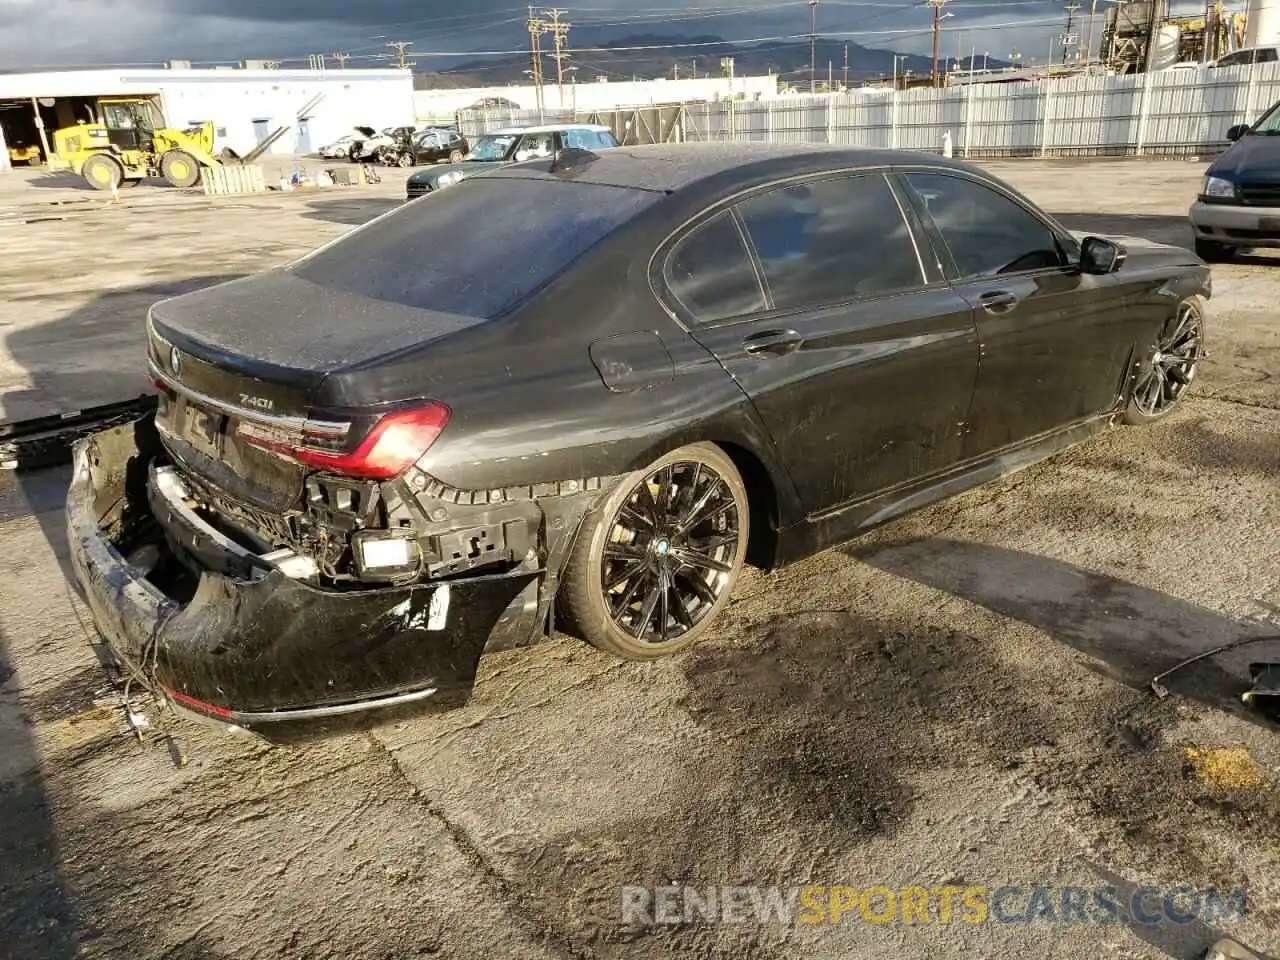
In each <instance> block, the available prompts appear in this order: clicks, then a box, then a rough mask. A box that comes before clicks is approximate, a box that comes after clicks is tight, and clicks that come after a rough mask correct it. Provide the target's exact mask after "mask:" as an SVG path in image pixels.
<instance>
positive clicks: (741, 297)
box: [663, 213, 765, 323]
mask: <svg viewBox="0 0 1280 960" xmlns="http://www.w3.org/2000/svg"><path fill="white" fill-rule="evenodd" d="M663 272H664V280H665V281H666V285H667V289H668V290H670V291H671V293H672V294H673V295H674V296H675V298H676V299H677V300H679V301H680V302H681V303H682V304H683V305H684V307H685V309H686V310H688V311H689V312H690V313H691V314H693V317H694V319H695V320H697V321H698V322H699V323H713V322H715V321H716V320H727V319H729V318H730V317H737V316H741V315H743V314H746V313H758V312H760V311H762V310H764V308H765V306H764V295H763V294H762V293H761V292H760V281H759V280H758V279H757V277H756V271H755V268H754V267H753V266H752V265H751V260H750V258H749V257H748V255H747V249H746V247H745V246H743V244H742V235H741V234H740V233H739V232H738V227H737V225H736V224H735V223H734V222H733V217H732V215H731V214H728V213H721V214H719V215H717V216H715V217H713V218H712V219H710V220H708V221H707V222H706V223H704V224H702V226H700V227H698V228H697V229H696V230H694V231H693V232H692V233H690V234H689V235H688V236H686V237H685V238H684V239H682V240H681V241H680V242H679V243H677V244H676V246H675V247H674V248H673V249H672V251H671V253H670V254H669V255H668V256H667V261H666V266H665V268H664V271H663Z"/></svg>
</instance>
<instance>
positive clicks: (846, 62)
mask: <svg viewBox="0 0 1280 960" xmlns="http://www.w3.org/2000/svg"><path fill="white" fill-rule="evenodd" d="M844 88H845V89H846V90H848V89H849V42H848V41H847V40H846V41H845V44H844Z"/></svg>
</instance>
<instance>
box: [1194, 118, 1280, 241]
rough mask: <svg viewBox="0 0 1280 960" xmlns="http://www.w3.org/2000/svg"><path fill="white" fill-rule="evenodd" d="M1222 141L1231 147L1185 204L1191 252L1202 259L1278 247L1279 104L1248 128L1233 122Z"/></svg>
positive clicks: (1279, 229) (1279, 185)
mask: <svg viewBox="0 0 1280 960" xmlns="http://www.w3.org/2000/svg"><path fill="white" fill-rule="evenodd" d="M1227 139H1228V140H1231V141H1233V142H1232V144H1231V146H1230V147H1229V148H1228V149H1227V152H1226V153H1224V154H1223V155H1222V156H1220V157H1219V158H1218V159H1217V160H1215V161H1214V162H1213V164H1212V165H1211V166H1210V167H1209V169H1208V170H1206V171H1205V177H1204V183H1203V184H1202V185H1201V187H1200V196H1199V197H1198V198H1197V199H1196V202H1195V203H1193V204H1192V205H1191V226H1192V229H1193V230H1194V231H1195V235H1196V253H1197V254H1198V255H1199V256H1200V257H1201V259H1203V260H1208V261H1221V260H1228V259H1230V258H1231V256H1232V255H1233V254H1234V253H1235V252H1236V251H1237V250H1241V249H1246V248H1250V247H1280V103H1277V104H1275V105H1273V106H1272V107H1271V109H1270V110H1268V111H1267V112H1266V113H1264V114H1263V115H1262V118H1261V119H1260V120H1259V121H1258V122H1257V123H1255V124H1253V125H1252V126H1250V125H1249V124H1247V123H1240V124H1236V125H1235V126H1234V127H1232V128H1231V129H1230V130H1228V131H1227Z"/></svg>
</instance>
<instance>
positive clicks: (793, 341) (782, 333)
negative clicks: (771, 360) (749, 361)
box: [742, 330, 804, 357]
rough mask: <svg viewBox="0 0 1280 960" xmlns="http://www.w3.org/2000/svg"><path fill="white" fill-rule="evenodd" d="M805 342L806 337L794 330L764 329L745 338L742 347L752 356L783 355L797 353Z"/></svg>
mask: <svg viewBox="0 0 1280 960" xmlns="http://www.w3.org/2000/svg"><path fill="white" fill-rule="evenodd" d="M803 343H804V337H802V336H800V334H798V333H796V331H794V330H763V331H761V332H760V333H753V334H752V335H751V336H749V337H747V338H746V339H745V340H743V341H742V349H744V350H745V351H747V353H749V354H751V355H752V356H760V355H761V354H764V355H766V356H771V357H782V356H786V355H787V354H788V353H795V351H797V350H799V349H800V345H801V344H803Z"/></svg>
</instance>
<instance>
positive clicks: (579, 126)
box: [486, 123, 611, 134]
mask: <svg viewBox="0 0 1280 960" xmlns="http://www.w3.org/2000/svg"><path fill="white" fill-rule="evenodd" d="M557 130H595V131H596V132H598V133H610V132H611V131H610V129H609V128H608V127H606V126H605V125H604V124H600V123H543V124H539V125H537V126H532V127H502V128H501V129H499V130H488V131H486V133H500V134H509V133H555V132H556V131H557Z"/></svg>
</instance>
